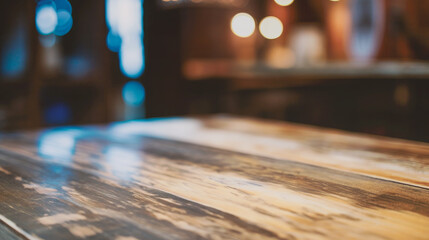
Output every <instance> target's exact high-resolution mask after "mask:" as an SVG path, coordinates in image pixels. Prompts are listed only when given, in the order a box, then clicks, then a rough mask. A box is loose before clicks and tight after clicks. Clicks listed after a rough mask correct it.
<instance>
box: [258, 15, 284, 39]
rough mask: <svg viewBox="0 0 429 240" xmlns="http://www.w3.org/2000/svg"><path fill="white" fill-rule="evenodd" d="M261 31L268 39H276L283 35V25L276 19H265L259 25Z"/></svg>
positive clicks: (270, 17) (271, 17)
mask: <svg viewBox="0 0 429 240" xmlns="http://www.w3.org/2000/svg"><path fill="white" fill-rule="evenodd" d="M259 31H260V32H261V34H262V36H264V37H265V38H267V39H276V38H278V37H280V35H282V33H283V24H282V22H281V21H280V20H279V19H278V18H276V17H273V16H269V17H265V18H264V19H262V21H261V23H260V24H259Z"/></svg>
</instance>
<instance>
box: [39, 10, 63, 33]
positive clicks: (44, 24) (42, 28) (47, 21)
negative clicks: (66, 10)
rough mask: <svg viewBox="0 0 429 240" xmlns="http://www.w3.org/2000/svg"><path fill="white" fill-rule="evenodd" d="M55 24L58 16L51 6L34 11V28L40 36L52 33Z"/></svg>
mask: <svg viewBox="0 0 429 240" xmlns="http://www.w3.org/2000/svg"><path fill="white" fill-rule="evenodd" d="M57 23H58V16H57V12H56V11H55V8H54V5H53V4H52V5H51V4H44V5H41V6H40V7H38V8H37V9H36V27H37V30H38V31H39V33H40V34H42V35H48V34H51V33H53V32H54V31H55V28H56V26H57Z"/></svg>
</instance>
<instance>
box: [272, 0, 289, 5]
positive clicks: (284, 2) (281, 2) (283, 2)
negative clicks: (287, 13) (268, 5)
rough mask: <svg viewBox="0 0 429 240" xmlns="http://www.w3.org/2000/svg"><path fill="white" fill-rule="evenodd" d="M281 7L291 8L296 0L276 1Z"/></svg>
mask: <svg viewBox="0 0 429 240" xmlns="http://www.w3.org/2000/svg"><path fill="white" fill-rule="evenodd" d="M274 1H275V2H276V3H277V4H278V5H280V6H289V5H291V4H292V3H293V1H294V0H274Z"/></svg>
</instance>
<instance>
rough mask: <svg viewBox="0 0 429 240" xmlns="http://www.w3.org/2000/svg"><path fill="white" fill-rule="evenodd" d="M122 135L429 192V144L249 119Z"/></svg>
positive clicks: (178, 122)
mask: <svg viewBox="0 0 429 240" xmlns="http://www.w3.org/2000/svg"><path fill="white" fill-rule="evenodd" d="M112 132H114V133H116V134H119V135H121V134H126V135H129V134H134V135H139V134H143V135H152V136H157V137H162V138H166V139H171V140H178V141H185V142H190V143H194V144H200V145H205V146H211V147H215V148H221V149H226V150H231V151H238V152H244V153H249V154H255V155H259V156H265V157H270V158H276V159H285V160H292V161H297V162H303V163H308V164H312V165H316V166H323V167H328V168H332V169H337V170H341V171H348V172H354V173H359V174H364V175H367V176H372V177H377V178H382V179H387V180H392V181H397V182H403V183H406V184H411V185H415V186H421V187H425V188H428V189H429V144H426V143H417V142H411V141H404V140H398V139H390V138H384V137H376V136H368V135H363V134H352V133H347V132H343V131H337V130H327V129H322V128H316V127H310V126H303V125H298V124H290V123H282V122H276V121H261V120H257V119H248V118H233V117H225V116H223V117H222V116H220V117H211V118H199V119H195V118H194V119H189V118H188V119H186V118H174V119H167V120H163V121H153V122H145V121H142V122H139V121H135V122H128V123H124V124H117V125H116V126H114V127H113V128H112Z"/></svg>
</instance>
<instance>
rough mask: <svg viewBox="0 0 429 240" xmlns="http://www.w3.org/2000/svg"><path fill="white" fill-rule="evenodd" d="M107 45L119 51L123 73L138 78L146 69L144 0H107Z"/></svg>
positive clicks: (114, 50) (112, 49)
mask: <svg viewBox="0 0 429 240" xmlns="http://www.w3.org/2000/svg"><path fill="white" fill-rule="evenodd" d="M106 22H107V26H108V28H109V34H108V36H107V39H106V41H107V47H108V48H109V49H110V50H111V51H113V52H119V64H120V69H121V71H122V73H123V74H124V75H125V76H127V77H129V78H138V77H140V76H141V75H142V73H143V71H144V69H145V57H144V45H143V0H106Z"/></svg>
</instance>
